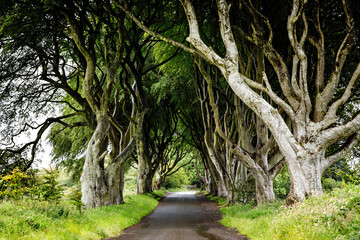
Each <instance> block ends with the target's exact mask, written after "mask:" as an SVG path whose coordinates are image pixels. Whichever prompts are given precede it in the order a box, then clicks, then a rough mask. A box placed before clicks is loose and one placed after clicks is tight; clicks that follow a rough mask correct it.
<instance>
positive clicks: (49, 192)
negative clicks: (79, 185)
mask: <svg viewBox="0 0 360 240" xmlns="http://www.w3.org/2000/svg"><path fill="white" fill-rule="evenodd" d="M44 171H45V174H44V175H43V176H42V179H43V182H42V184H41V188H40V191H41V196H42V197H43V198H44V200H45V201H54V202H56V203H57V202H58V201H59V199H60V198H61V197H62V191H63V189H62V187H60V186H59V185H58V182H57V178H58V176H59V172H58V171H57V170H55V169H53V168H50V169H44Z"/></svg>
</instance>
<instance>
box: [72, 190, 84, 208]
mask: <svg viewBox="0 0 360 240" xmlns="http://www.w3.org/2000/svg"><path fill="white" fill-rule="evenodd" d="M81 196H82V194H81V191H79V190H76V189H74V188H71V193H70V195H69V197H70V200H71V202H72V204H73V205H75V207H76V209H77V210H78V211H79V213H80V214H81V213H82V208H83V207H84V206H85V205H84V203H83V202H82V201H81Z"/></svg>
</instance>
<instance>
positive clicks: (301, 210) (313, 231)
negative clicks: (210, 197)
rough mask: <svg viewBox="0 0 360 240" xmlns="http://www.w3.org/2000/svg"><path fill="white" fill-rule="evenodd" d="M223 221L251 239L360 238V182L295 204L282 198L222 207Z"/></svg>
mask: <svg viewBox="0 0 360 240" xmlns="http://www.w3.org/2000/svg"><path fill="white" fill-rule="evenodd" d="M222 212H223V219H222V220H221V223H222V224H223V225H225V226H227V227H232V228H235V229H237V230H238V231H239V232H240V233H241V234H245V235H247V236H248V237H249V238H250V239H264V240H265V239H266V240H271V239H284V240H285V239H286V240H293V239H294V240H295V239H296V240H297V239H306V240H311V239H314V240H315V239H316V240H330V239H351V240H357V239H360V234H359V233H360V186H351V185H347V186H343V187H342V188H341V189H340V188H339V189H335V190H334V191H332V192H330V193H326V194H323V195H321V196H316V197H312V198H309V199H308V200H306V201H304V202H301V203H299V204H297V205H296V206H294V207H292V208H285V207H284V204H283V203H282V202H278V203H272V204H266V205H263V206H260V207H256V208H254V207H252V206H250V205H234V206H231V207H225V208H222Z"/></svg>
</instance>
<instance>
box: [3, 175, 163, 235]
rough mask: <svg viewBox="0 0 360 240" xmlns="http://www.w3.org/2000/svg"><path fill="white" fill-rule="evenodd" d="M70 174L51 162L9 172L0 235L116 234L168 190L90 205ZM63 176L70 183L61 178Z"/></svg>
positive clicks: (4, 189)
mask: <svg viewBox="0 0 360 240" xmlns="http://www.w3.org/2000/svg"><path fill="white" fill-rule="evenodd" d="M59 174H60V176H59ZM66 176H67V175H65V174H64V173H63V172H61V171H57V170H55V169H51V168H50V169H44V170H41V171H39V172H37V173H36V174H32V175H30V174H29V173H24V172H21V171H20V170H19V169H14V170H13V171H12V172H11V173H9V174H7V175H5V176H3V177H2V178H1V185H2V189H0V216H1V218H0V240H2V239H100V238H103V237H109V236H115V235H118V234H120V233H121V231H122V230H123V229H125V228H126V227H129V226H131V225H133V224H135V223H137V222H139V221H140V219H141V218H142V217H144V216H146V215H147V214H149V213H150V212H151V211H152V210H153V209H154V208H155V207H156V206H157V200H159V199H160V198H161V196H162V195H164V192H163V191H155V192H153V193H151V194H147V195H137V196H135V195H133V194H129V195H128V196H126V197H125V204H122V205H113V206H104V207H99V208H94V209H85V208H84V207H83V203H82V202H81V192H80V191H79V190H78V189H77V188H76V186H74V187H68V188H67V186H66V185H67V182H68V181H67V179H66V178H69V176H67V177H66ZM59 179H61V181H62V182H63V183H66V184H65V185H61V184H59V181H58V180H59ZM64 192H65V194H64ZM1 200H2V201H1Z"/></svg>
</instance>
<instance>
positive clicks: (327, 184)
mask: <svg viewBox="0 0 360 240" xmlns="http://www.w3.org/2000/svg"><path fill="white" fill-rule="evenodd" d="M338 186H339V184H338V182H336V181H335V179H332V178H325V179H323V180H322V187H323V190H324V191H332V190H334V188H336V187H338Z"/></svg>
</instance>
